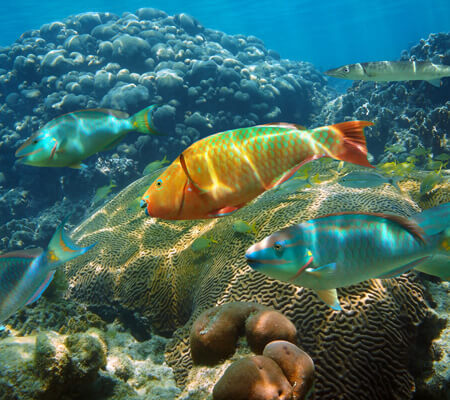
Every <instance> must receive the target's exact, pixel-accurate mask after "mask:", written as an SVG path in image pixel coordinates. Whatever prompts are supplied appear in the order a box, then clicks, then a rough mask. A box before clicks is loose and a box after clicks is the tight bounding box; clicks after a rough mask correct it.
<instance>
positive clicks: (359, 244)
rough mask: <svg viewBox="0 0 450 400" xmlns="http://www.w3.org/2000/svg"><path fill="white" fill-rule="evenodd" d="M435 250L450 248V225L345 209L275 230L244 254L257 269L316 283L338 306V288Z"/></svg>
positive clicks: (407, 265) (406, 265)
mask: <svg viewBox="0 0 450 400" xmlns="http://www.w3.org/2000/svg"><path fill="white" fill-rule="evenodd" d="M435 254H443V255H446V256H448V255H449V254H450V227H448V226H447V227H445V228H444V230H443V231H441V232H438V233H435V234H434V235H426V234H425V233H424V231H423V229H422V228H420V227H419V226H418V225H417V224H416V223H415V222H414V220H412V219H407V218H404V217H400V216H393V215H387V214H376V213H352V212H344V213H338V214H329V215H325V216H322V217H319V218H316V219H311V220H309V221H305V222H302V223H300V224H297V225H293V226H290V227H288V228H286V229H283V230H281V231H279V232H276V233H274V234H272V235H270V236H268V237H266V238H265V239H263V240H262V241H260V242H258V243H256V244H254V245H253V246H251V247H250V248H249V249H248V250H247V252H246V257H247V262H248V264H249V265H250V266H251V267H252V268H254V269H255V270H257V271H260V272H262V273H264V274H266V275H268V276H269V277H271V278H274V279H278V280H281V281H286V282H291V283H293V284H295V285H298V286H303V287H306V288H310V289H313V290H314V291H316V292H317V294H318V295H319V297H320V298H321V299H322V300H324V301H325V302H326V303H327V304H328V305H330V306H331V307H332V308H333V309H335V310H339V309H340V304H339V300H338V298H337V293H336V288H339V287H345V286H349V285H353V284H356V283H359V282H362V281H365V280H367V279H372V278H392V277H395V276H398V275H400V274H402V273H404V272H407V271H409V270H410V269H412V268H415V267H416V266H417V265H419V264H420V263H422V262H424V261H426V260H427V259H428V258H429V257H431V256H433V255H435ZM449 267H450V266H449Z"/></svg>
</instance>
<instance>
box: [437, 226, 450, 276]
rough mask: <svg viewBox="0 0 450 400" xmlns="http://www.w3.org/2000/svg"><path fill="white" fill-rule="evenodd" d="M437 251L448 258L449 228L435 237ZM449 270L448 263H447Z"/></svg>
mask: <svg viewBox="0 0 450 400" xmlns="http://www.w3.org/2000/svg"><path fill="white" fill-rule="evenodd" d="M436 236H437V242H438V245H437V249H438V252H439V253H440V254H444V255H447V256H450V228H447V229H445V230H443V231H442V232H440V233H438V234H437V235H436ZM449 268H450V263H449Z"/></svg>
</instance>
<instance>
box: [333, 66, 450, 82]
mask: <svg viewBox="0 0 450 400" xmlns="http://www.w3.org/2000/svg"><path fill="white" fill-rule="evenodd" d="M325 74H326V75H329V76H332V77H334V78H344V79H354V80H362V81H375V82H387V81H416V80H424V81H427V82H428V83H430V84H431V85H433V86H436V87H440V86H441V85H442V82H441V80H440V79H441V78H445V77H448V76H450V65H442V64H433V63H431V62H429V61H375V62H365V63H357V64H348V65H344V66H342V67H339V68H334V69H330V70H328V71H325Z"/></svg>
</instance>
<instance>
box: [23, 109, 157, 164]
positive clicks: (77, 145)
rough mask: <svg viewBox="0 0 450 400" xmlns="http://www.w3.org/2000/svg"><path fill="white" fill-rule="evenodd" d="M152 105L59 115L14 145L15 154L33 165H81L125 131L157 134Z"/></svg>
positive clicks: (109, 146)
mask: <svg viewBox="0 0 450 400" xmlns="http://www.w3.org/2000/svg"><path fill="white" fill-rule="evenodd" d="M155 107H156V105H152V106H149V107H147V108H145V109H143V110H141V111H139V112H138V113H136V114H134V115H133V116H131V117H129V116H128V114H126V113H124V112H122V111H116V110H109V109H101V108H99V109H93V110H80V111H74V112H71V113H69V114H64V115H61V116H59V117H57V118H55V119H53V120H52V121H50V122H48V123H47V124H45V125H44V126H43V127H42V128H41V129H39V130H38V131H37V132H36V133H34V134H33V135H32V136H30V137H29V138H28V139H27V140H26V141H25V143H23V144H22V146H20V147H19V148H18V149H17V151H16V157H17V158H19V162H21V163H23V164H27V165H32V166H35V167H70V168H80V167H81V166H82V164H81V162H82V161H83V160H84V159H85V158H87V157H89V156H91V155H93V154H95V153H97V152H99V151H104V150H110V149H112V148H113V147H115V146H116V145H117V144H118V143H119V142H120V141H121V140H122V139H123V138H124V137H125V135H126V134H127V133H128V132H131V131H137V132H139V133H145V134H151V135H155V134H158V132H157V131H156V129H155V126H154V124H153V120H152V113H153V111H154V109H155Z"/></svg>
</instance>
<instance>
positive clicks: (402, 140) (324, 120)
mask: <svg viewBox="0 0 450 400" xmlns="http://www.w3.org/2000/svg"><path fill="white" fill-rule="evenodd" d="M449 49H450V35H449V34H448V33H438V34H431V35H430V36H429V37H428V38H427V39H426V40H424V39H422V40H421V41H420V43H418V44H417V45H415V46H413V47H412V48H411V49H410V50H409V52H408V51H406V50H405V51H403V53H402V55H401V59H402V60H409V59H412V60H427V61H430V60H431V61H433V62H436V63H442V64H446V65H449V64H450V50H449ZM442 82H443V84H442V86H441V87H439V88H436V87H434V86H432V85H430V84H429V83H427V82H424V81H406V82H364V81H355V82H354V83H353V85H352V87H351V88H350V89H348V90H347V93H345V94H343V95H341V96H338V97H337V98H336V99H334V100H332V101H330V102H329V103H327V104H326V105H325V107H324V108H323V109H322V112H321V113H320V114H318V115H317V118H316V122H315V123H316V124H321V125H325V124H329V123H335V122H340V121H345V120H349V119H364V120H369V121H373V122H374V123H375V125H374V126H373V127H371V128H370V129H367V135H366V136H367V144H368V148H369V151H370V152H371V153H372V154H373V155H374V156H376V158H377V159H379V161H387V160H391V161H392V160H393V159H398V160H400V161H405V159H406V157H408V156H409V155H410V154H411V150H413V149H415V148H417V147H419V146H423V147H431V148H432V151H433V152H434V153H436V154H440V153H443V152H445V151H446V152H448V151H449V150H450V145H449V137H448V135H449V134H448V132H449V131H450V79H448V78H446V79H443V81H442ZM394 144H398V145H400V146H399V147H400V148H402V149H403V150H402V152H400V153H398V154H393V153H390V152H387V154H385V155H384V156H383V157H381V156H382V153H383V150H384V147H385V146H386V145H394Z"/></svg>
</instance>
